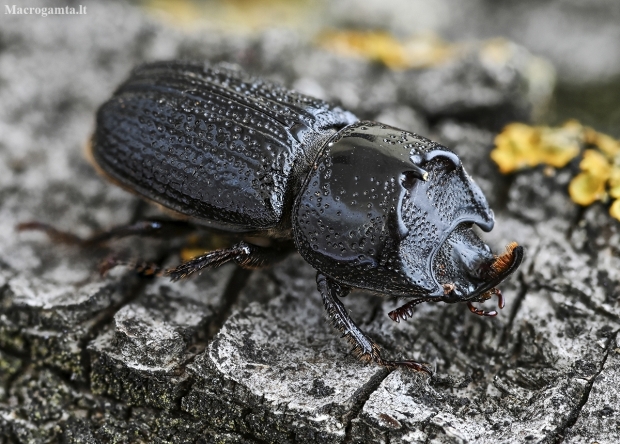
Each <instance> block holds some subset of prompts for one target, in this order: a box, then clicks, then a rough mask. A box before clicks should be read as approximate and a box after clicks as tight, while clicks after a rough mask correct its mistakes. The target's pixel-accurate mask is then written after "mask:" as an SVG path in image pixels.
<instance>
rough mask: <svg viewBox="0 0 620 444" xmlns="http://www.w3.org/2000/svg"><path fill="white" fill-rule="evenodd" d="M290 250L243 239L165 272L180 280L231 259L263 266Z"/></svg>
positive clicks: (173, 279)
mask: <svg viewBox="0 0 620 444" xmlns="http://www.w3.org/2000/svg"><path fill="white" fill-rule="evenodd" d="M290 251H291V250H290V249H289V248H286V247H285V246H283V247H260V246H258V245H254V244H250V243H247V242H244V241H241V242H239V243H237V244H235V245H233V246H232V247H231V248H222V249H220V250H215V251H210V252H208V253H206V254H203V255H201V256H197V257H195V258H193V259H190V260H189V261H187V262H184V263H182V264H181V265H179V266H178V267H176V268H172V269H170V270H166V271H165V272H164V274H166V275H167V276H170V279H172V281H178V280H180V279H185V278H186V277H188V276H190V275H192V274H194V273H197V272H200V271H201V270H204V269H206V268H215V267H219V266H221V265H224V264H225V263H227V262H231V261H233V262H236V263H237V264H238V265H239V266H241V267H243V268H250V269H253V268H262V267H266V266H269V265H271V264H274V263H276V262H279V261H280V260H282V259H284V257H286V256H287V255H288V254H289V253H290Z"/></svg>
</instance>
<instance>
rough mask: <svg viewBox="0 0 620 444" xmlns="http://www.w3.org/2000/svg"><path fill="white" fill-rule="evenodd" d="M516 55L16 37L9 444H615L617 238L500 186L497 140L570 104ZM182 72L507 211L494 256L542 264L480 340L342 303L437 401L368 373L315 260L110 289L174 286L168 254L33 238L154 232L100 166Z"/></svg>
mask: <svg viewBox="0 0 620 444" xmlns="http://www.w3.org/2000/svg"><path fill="white" fill-rule="evenodd" d="M510 48H511V49H510V53H509V56H508V57H507V58H506V60H505V61H504V62H502V64H499V65H497V64H496V65H494V64H490V65H489V64H488V63H487V64H485V63H484V60H483V59H481V58H480V57H478V56H477V52H476V51H478V50H479V48H478V47H475V46H474V47H472V49H471V50H470V51H471V52H470V53H468V55H466V56H464V57H462V58H458V59H455V60H453V61H451V62H449V63H447V64H445V65H439V66H437V67H434V68H428V69H424V70H419V71H410V72H391V71H389V70H387V69H380V68H378V67H377V66H376V65H372V64H370V63H367V62H364V61H361V60H355V59H348V58H341V57H339V56H336V55H334V54H330V53H327V52H325V51H322V50H320V49H317V48H316V47H314V46H312V45H310V44H308V43H307V42H304V41H302V40H301V39H300V38H298V37H296V36H295V35H294V34H291V33H288V32H285V31H271V32H267V33H264V34H262V35H260V36H258V37H255V38H240V37H233V36H223V35H218V34H209V33H206V32H204V33H199V34H189V35H187V34H181V33H180V32H178V31H174V30H172V29H169V28H165V27H164V26H163V25H161V24H157V23H155V22H153V21H150V20H149V19H147V18H145V17H143V16H142V15H141V14H140V13H139V12H138V11H137V10H135V9H133V8H131V7H128V6H120V5H117V4H108V5H103V4H102V5H93V6H92V8H91V12H90V15H89V16H88V17H87V18H84V17H81V18H79V17H54V18H53V19H47V20H43V19H41V18H38V19H37V20H33V18H32V17H27V16H14V17H11V19H10V20H4V22H3V23H2V27H1V28H0V103H1V106H0V436H1V437H0V442H6V443H17V442H20V443H21V442H68V443H95V442H222V443H254V442H278V443H289V442H300V443H301V442H304V443H305V442H334V443H340V442H343V443H357V442H384V443H395V442H402V443H424V442H433V443H464V442H476V443H480V442H482V443H484V442H488V443H495V442H504V443H510V442H528V443H529V442H550V443H552V442H563V441H564V442H575V443H589V442H593V441H597V442H599V443H614V442H618V441H619V440H620V436H619V435H620V430H619V428H620V422H619V419H618V418H619V417H618V410H619V407H618V385H619V384H618V383H619V381H618V379H619V376H618V375H619V372H618V369H619V368H620V357H619V353H620V348H618V347H619V345H618V339H617V334H618V331H619V329H620V321H619V314H620V308H619V306H618V295H619V294H620V279H619V278H618V273H617V270H618V269H619V265H620V263H619V262H620V261H619V259H618V246H619V245H620V241H619V238H618V224H617V222H615V221H613V220H612V219H610V217H609V216H608V215H607V213H606V209H605V208H604V207H603V206H602V205H594V206H592V207H590V208H588V209H585V210H580V209H579V208H578V207H577V206H576V205H574V204H573V203H572V202H571V201H570V199H569V198H568V195H567V192H566V189H567V184H568V181H569V180H570V171H568V170H567V171H560V172H558V173H557V174H556V175H555V176H553V177H549V176H547V175H545V174H544V173H543V170H542V169H534V170H531V171H527V172H523V173H519V174H518V175H516V176H514V177H509V178H507V177H503V176H501V175H500V174H499V173H498V172H497V170H496V167H495V166H494V165H493V164H492V162H491V160H490V159H489V156H488V154H489V151H490V149H491V147H492V142H493V135H494V131H495V130H496V129H497V125H499V124H501V123H503V122H506V121H508V120H511V119H515V118H526V117H527V115H528V113H529V112H530V111H531V108H532V107H534V108H536V107H542V106H543V105H544V103H545V102H546V101H547V100H548V99H549V96H550V94H551V87H552V84H553V80H552V74H551V73H550V72H545V71H543V72H540V71H537V73H538V74H532V71H531V70H530V69H529V67H531V63H536V62H535V59H534V58H533V56H532V55H531V54H529V53H528V52H527V51H526V50H524V49H523V48H520V47H518V46H512V47H510ZM176 57H191V58H194V59H205V60H209V61H211V62H216V61H229V62H236V63H240V64H242V65H243V66H244V67H245V68H246V69H249V70H252V71H254V72H255V73H262V74H264V75H267V76H270V77H271V78H274V79H279V80H282V81H284V82H286V83H287V84H288V85H296V86H297V87H300V88H301V87H304V86H305V87H306V88H308V90H310V89H312V90H313V91H314V93H316V94H320V95H322V96H323V98H326V99H330V100H336V101H340V102H341V103H343V104H344V105H345V106H346V107H349V108H350V109H351V110H352V111H354V112H356V113H358V115H360V116H361V117H365V118H377V119H378V120H381V121H384V122H385V123H390V124H394V125H397V126H400V127H404V128H406V129H410V130H412V131H418V132H421V133H423V134H425V135H430V136H432V137H433V138H436V139H439V140H441V141H443V142H444V143H445V144H446V145H448V146H450V147H452V148H453V149H454V150H455V151H456V152H457V153H458V154H459V155H460V156H461V157H462V159H463V163H464V165H465V166H466V168H467V169H468V171H470V173H472V175H473V176H474V177H475V179H476V181H477V182H478V183H479V184H480V185H481V187H482V188H483V190H484V191H485V193H486V194H487V196H488V198H489V201H490V203H491V205H492V206H493V207H494V209H495V211H496V216H497V222H496V228H495V229H494V231H493V232H491V233H489V234H484V238H485V239H486V240H487V241H489V242H490V243H491V244H492V245H493V246H494V247H495V248H496V249H498V250H500V251H501V249H502V248H503V246H504V245H505V244H507V243H508V242H509V241H512V240H516V241H518V242H520V243H521V244H523V245H524V246H525V247H526V249H527V256H526V261H525V263H524V264H523V266H522V267H521V269H520V270H519V272H518V274H517V275H516V276H514V277H513V278H512V279H511V280H510V282H508V283H505V284H503V286H502V290H503V292H504V294H505V295H506V296H507V300H508V305H507V308H506V309H505V310H504V311H503V312H502V313H500V315H499V316H498V317H497V318H494V319H488V318H484V319H483V318H479V317H476V316H472V315H471V314H470V313H469V311H468V310H467V308H466V307H465V306H464V305H463V306H462V305H435V304H426V305H422V306H419V309H417V311H416V313H415V314H414V316H413V318H412V319H410V320H408V321H407V322H401V323H400V324H395V323H393V322H392V321H391V320H390V319H389V318H388V317H387V316H386V314H387V313H388V312H389V311H390V310H392V309H394V308H395V306H396V305H395V302H394V301H388V300H382V299H380V298H378V297H376V296H373V295H369V294H365V293H362V292H358V293H354V294H352V295H350V296H348V297H347V298H346V299H345V300H344V303H345V304H346V305H347V307H348V308H349V309H350V310H351V312H352V316H353V318H354V319H355V320H357V321H358V322H359V323H360V324H361V326H362V328H363V329H364V330H365V331H366V332H368V333H369V334H370V335H371V336H372V337H373V338H375V339H376V340H377V341H378V342H379V344H380V345H381V347H382V348H383V350H384V351H385V353H386V354H388V355H389V356H392V357H395V358H396V357H409V358H417V359H420V360H424V361H427V362H430V363H431V364H432V365H433V366H434V368H435V370H436V376H435V377H434V378H432V379H429V378H428V377H427V376H426V375H422V374H417V373H414V372H410V371H404V370H402V369H398V370H394V371H389V370H386V369H384V368H380V367H378V366H375V365H366V364H363V363H361V362H359V361H357V360H356V359H355V358H354V357H353V356H351V355H350V354H349V353H348V347H347V344H346V343H344V342H342V341H340V340H339V339H338V336H339V335H338V334H337V333H336V332H334V331H333V330H332V328H331V327H330V326H329V324H328V323H327V322H326V321H325V319H324V314H323V309H322V306H321V301H320V296H319V295H318V293H317V291H316V286H315V282H314V270H312V269H311V267H309V266H308V265H307V264H305V263H304V262H303V260H302V259H301V257H300V256H299V255H297V254H295V255H292V256H291V257H290V259H288V260H286V261H285V262H284V263H282V264H279V265H277V266H275V267H274V268H273V269H270V270H266V271H259V272H253V273H249V272H245V271H239V270H238V269H236V268H235V267H232V266H226V267H223V268H221V269H218V270H213V271H207V272H204V273H203V274H202V276H200V277H198V278H196V279H191V280H187V281H184V282H179V283H175V284H173V283H170V282H168V281H167V280H164V279H159V280H157V279H156V280H152V279H151V280H149V279H144V278H139V277H137V276H136V275H135V274H134V273H132V272H127V271H126V270H123V269H115V270H113V271H112V272H111V273H110V274H109V275H108V276H106V277H105V278H102V277H100V276H99V274H98V272H97V268H98V264H99V263H100V261H101V260H103V259H104V258H106V257H107V255H109V254H110V252H117V254H118V252H125V254H126V255H128V256H130V257H141V258H156V259H159V260H161V261H163V262H166V263H170V264H171V263H174V262H175V261H178V258H176V255H175V254H173V253H170V251H171V248H170V243H169V242H165V241H161V240H154V239H130V240H124V241H118V242H114V243H111V244H110V246H109V249H99V250H84V249H80V248H77V247H71V246H62V245H58V244H54V243H53V242H51V241H50V240H49V239H48V238H47V237H46V236H45V235H43V234H41V233H36V232H24V233H19V234H17V233H16V232H15V230H14V227H15V225H16V224H17V223H19V222H23V221H29V220H40V221H44V222H50V223H52V224H53V225H55V226H56V227H57V228H60V229H65V230H70V231H72V232H75V233H78V234H81V235H87V234H89V233H92V232H96V231H99V230H103V229H106V228H109V227H111V226H113V225H115V224H120V223H125V222H128V221H131V220H135V219H136V218H139V217H143V216H145V215H148V214H153V211H154V210H152V209H146V208H145V207H144V205H142V204H140V202H139V200H138V199H137V198H135V197H133V196H131V195H129V194H128V193H126V192H124V191H122V190H120V189H118V188H117V187H115V186H113V185H110V184H107V183H105V182H104V181H103V180H102V179H100V178H99V177H97V176H96V175H95V174H94V173H93V170H92V168H91V167H90V166H89V165H88V164H87V162H86V161H85V160H84V159H83V157H82V154H81V151H82V147H83V145H84V144H85V142H86V141H87V139H88V136H89V133H90V132H91V131H92V125H93V115H94V112H95V109H96V107H97V106H98V105H99V104H100V103H101V102H102V101H104V100H105V99H106V98H107V97H108V96H109V95H110V94H111V93H112V91H113V89H114V87H115V86H116V85H117V84H118V83H119V82H120V81H122V80H123V79H124V78H125V77H126V75H127V74H128V72H129V70H130V69H131V68H132V67H133V66H135V65H136V64H138V63H140V62H143V61H147V60H153V59H162V58H176ZM464 119H465V120H467V121H468V123H464ZM429 122H431V123H432V125H430V124H429ZM429 127H430V129H429ZM573 166H575V165H573ZM177 246H178V245H177Z"/></svg>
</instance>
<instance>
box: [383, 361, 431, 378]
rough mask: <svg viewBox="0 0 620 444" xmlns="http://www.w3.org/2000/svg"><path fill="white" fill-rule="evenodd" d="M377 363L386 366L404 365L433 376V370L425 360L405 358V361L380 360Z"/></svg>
mask: <svg viewBox="0 0 620 444" xmlns="http://www.w3.org/2000/svg"><path fill="white" fill-rule="evenodd" d="M379 364H381V365H383V366H384V367H388V368H396V367H405V368H408V369H411V370H415V371H416V372H424V373H426V374H428V375H429V376H433V370H432V369H431V366H430V364H427V363H426V362H418V361H411V360H405V361H383V362H380V363H379Z"/></svg>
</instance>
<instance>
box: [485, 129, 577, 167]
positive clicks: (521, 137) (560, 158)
mask: <svg viewBox="0 0 620 444" xmlns="http://www.w3.org/2000/svg"><path fill="white" fill-rule="evenodd" d="M582 142H583V129H582V127H581V125H579V124H578V123H577V122H575V121H569V122H567V123H566V124H564V126H562V127H560V128H549V127H543V126H529V125H525V124H523V123H512V124H510V125H508V126H506V127H505V128H504V130H503V131H502V132H501V133H500V134H498V135H497V137H496V138H495V149H494V150H493V151H492V152H491V158H492V159H493V160H494V161H495V163H497V165H498V166H499V169H500V171H501V172H502V173H504V174H507V173H511V172H513V171H516V170H519V169H522V168H528V167H529V168H531V167H534V166H537V165H541V164H545V165H550V166H552V167H555V168H562V167H563V166H565V165H566V164H567V163H568V162H570V161H571V160H572V159H574V158H575V157H576V156H577V155H578V154H579V151H580V147H581V144H582Z"/></svg>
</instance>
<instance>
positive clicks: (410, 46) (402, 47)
mask: <svg viewBox="0 0 620 444" xmlns="http://www.w3.org/2000/svg"><path fill="white" fill-rule="evenodd" d="M319 43H320V44H321V45H322V46H323V47H324V48H325V49H327V50H329V51H333V52H336V53H338V54H342V55H345V56H349V57H351V56H352V57H361V58H365V59H368V60H374V61H377V62H381V63H383V64H384V65H386V66H387V67H389V68H391V69H411V68H423V67H427V66H434V65H437V64H439V63H442V62H443V61H445V60H447V59H448V58H449V57H451V56H452V54H453V53H454V51H455V48H456V45H452V44H449V43H447V42H444V41H443V40H441V39H439V38H438V37H436V36H433V35H422V36H415V37H411V38H409V39H407V40H404V41H400V40H398V39H397V38H395V37H394V36H393V35H392V34H389V33H387V32H385V31H351V30H350V31H330V32H325V33H323V34H322V35H321V36H320V37H319Z"/></svg>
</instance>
